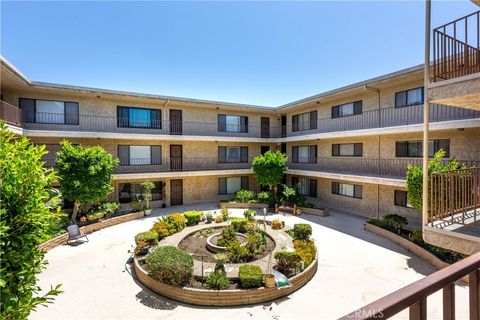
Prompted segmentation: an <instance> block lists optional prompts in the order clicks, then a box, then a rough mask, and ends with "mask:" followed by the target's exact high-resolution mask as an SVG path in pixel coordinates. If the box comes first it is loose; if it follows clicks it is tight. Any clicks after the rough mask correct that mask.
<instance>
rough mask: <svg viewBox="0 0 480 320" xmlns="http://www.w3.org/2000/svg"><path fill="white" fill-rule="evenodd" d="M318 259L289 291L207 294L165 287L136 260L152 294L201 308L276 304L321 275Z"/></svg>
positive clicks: (141, 278) (292, 281) (293, 281)
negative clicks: (269, 302)
mask: <svg viewBox="0 0 480 320" xmlns="http://www.w3.org/2000/svg"><path fill="white" fill-rule="evenodd" d="M317 265H318V257H316V258H315V261H313V262H312V264H311V265H310V266H308V268H306V269H305V270H303V272H302V273H300V274H298V275H296V276H294V277H292V278H290V279H289V280H290V284H291V285H292V286H291V287H289V288H282V289H277V288H276V287H274V288H266V287H262V288H257V289H243V290H242V289H236V290H205V289H194V288H187V287H174V286H170V285H167V284H164V283H161V282H159V281H157V280H155V279H153V278H151V277H150V276H149V275H148V273H147V271H146V270H145V269H143V268H142V266H141V265H140V264H139V262H138V261H137V259H135V260H134V270H135V274H136V276H137V278H138V280H139V281H140V282H141V283H143V284H144V285H145V286H146V287H147V288H149V289H151V290H152V291H154V292H156V293H158V294H160V295H162V296H164V297H167V298H170V299H173V300H176V301H180V302H184V303H188V304H194V305H200V306H217V307H222V306H224V307H226V306H238V305H247V304H257V303H262V302H267V301H272V300H275V299H278V298H281V297H284V296H287V295H289V294H290V293H292V292H294V291H296V290H298V289H300V288H301V287H303V286H304V285H305V284H306V283H307V282H308V281H310V279H312V277H313V276H314V275H315V273H316V272H317Z"/></svg>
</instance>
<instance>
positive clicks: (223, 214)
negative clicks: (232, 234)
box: [220, 205, 230, 221]
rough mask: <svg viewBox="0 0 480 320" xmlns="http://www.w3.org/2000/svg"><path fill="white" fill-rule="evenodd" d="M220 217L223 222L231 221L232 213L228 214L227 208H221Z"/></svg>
mask: <svg viewBox="0 0 480 320" xmlns="http://www.w3.org/2000/svg"><path fill="white" fill-rule="evenodd" d="M220 215H221V217H222V221H227V220H228V219H230V212H228V208H227V207H226V206H224V205H223V206H222V207H221V208H220Z"/></svg>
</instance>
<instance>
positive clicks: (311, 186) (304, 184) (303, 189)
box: [292, 177, 317, 198]
mask: <svg viewBox="0 0 480 320" xmlns="http://www.w3.org/2000/svg"><path fill="white" fill-rule="evenodd" d="M292 186H293V187H294V188H298V193H299V194H301V195H302V196H305V197H313V198H315V197H317V180H316V179H309V178H303V177H292Z"/></svg>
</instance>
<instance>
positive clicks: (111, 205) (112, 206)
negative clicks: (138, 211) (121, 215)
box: [98, 202, 120, 218]
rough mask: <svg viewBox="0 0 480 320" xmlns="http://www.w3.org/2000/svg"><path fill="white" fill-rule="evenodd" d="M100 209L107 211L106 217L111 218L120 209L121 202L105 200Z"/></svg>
mask: <svg viewBox="0 0 480 320" xmlns="http://www.w3.org/2000/svg"><path fill="white" fill-rule="evenodd" d="M98 209H99V210H100V211H103V212H105V217H106V218H110V217H111V216H113V215H114V214H115V213H117V211H118V209H120V203H118V202H104V203H101V204H100V205H99V206H98Z"/></svg>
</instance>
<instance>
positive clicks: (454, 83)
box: [427, 11, 480, 110]
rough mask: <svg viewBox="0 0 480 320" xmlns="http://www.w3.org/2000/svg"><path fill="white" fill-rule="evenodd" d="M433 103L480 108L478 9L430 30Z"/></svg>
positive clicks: (430, 98)
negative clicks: (431, 35) (431, 34)
mask: <svg viewBox="0 0 480 320" xmlns="http://www.w3.org/2000/svg"><path fill="white" fill-rule="evenodd" d="M431 76H432V81H433V83H432V84H430V85H429V86H428V90H427V97H428V100H429V101H431V102H432V103H442V104H448V105H453V106H459V107H462V108H472V109H476V110H480V11H477V12H474V13H471V14H469V15H467V16H464V17H462V18H459V19H457V20H454V21H452V22H450V23H447V24H445V25H443V26H440V27H438V28H435V29H434V30H433V62H432V64H431Z"/></svg>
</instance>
